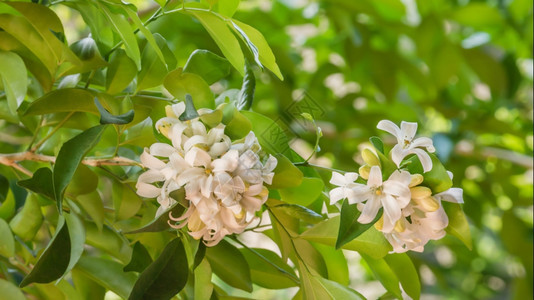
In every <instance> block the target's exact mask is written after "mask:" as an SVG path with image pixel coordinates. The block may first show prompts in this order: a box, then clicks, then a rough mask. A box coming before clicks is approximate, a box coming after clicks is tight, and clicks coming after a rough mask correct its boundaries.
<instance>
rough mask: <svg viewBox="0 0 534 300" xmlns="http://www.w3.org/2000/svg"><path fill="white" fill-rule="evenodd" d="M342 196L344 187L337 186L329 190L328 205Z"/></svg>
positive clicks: (343, 196)
mask: <svg viewBox="0 0 534 300" xmlns="http://www.w3.org/2000/svg"><path fill="white" fill-rule="evenodd" d="M343 198H345V192H344V188H342V187H338V188H335V189H332V190H331V191H330V205H334V204H335V203H336V202H338V201H339V200H341V199H343Z"/></svg>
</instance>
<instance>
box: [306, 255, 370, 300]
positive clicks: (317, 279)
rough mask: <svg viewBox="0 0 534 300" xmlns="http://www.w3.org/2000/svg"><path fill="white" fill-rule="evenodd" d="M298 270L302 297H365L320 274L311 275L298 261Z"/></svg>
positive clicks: (331, 298) (317, 298) (318, 298)
mask: <svg viewBox="0 0 534 300" xmlns="http://www.w3.org/2000/svg"><path fill="white" fill-rule="evenodd" d="M299 270H301V272H302V274H301V279H302V283H301V290H302V292H303V299H313V300H323V299H329V300H336V299H351V300H352V299H355V300H361V299H365V297H363V296H362V295H360V294H359V293H358V292H356V291H354V290H353V289H351V288H349V287H346V286H344V285H341V284H339V283H337V282H335V281H332V280H328V279H326V278H323V277H321V276H317V275H312V274H311V273H310V272H309V271H308V270H307V269H306V268H305V266H304V265H303V264H302V262H300V261H299Z"/></svg>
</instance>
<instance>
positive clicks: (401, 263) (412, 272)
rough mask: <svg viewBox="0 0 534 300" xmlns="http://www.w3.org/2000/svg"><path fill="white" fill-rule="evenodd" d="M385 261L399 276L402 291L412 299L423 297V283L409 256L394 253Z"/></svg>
mask: <svg viewBox="0 0 534 300" xmlns="http://www.w3.org/2000/svg"><path fill="white" fill-rule="evenodd" d="M384 260H385V261H386V263H387V264H388V266H389V267H390V268H391V270H392V271H393V273H395V275H397V278H399V280H400V283H401V285H402V289H403V290H404V291H405V292H406V294H408V295H409V296H410V297H412V299H416V300H417V299H419V297H420V296H421V282H420V280H419V274H418V273H417V269H416V268H415V266H414V264H413V262H412V260H411V259H410V257H409V256H408V254H406V253H393V254H389V255H386V256H385V257H384Z"/></svg>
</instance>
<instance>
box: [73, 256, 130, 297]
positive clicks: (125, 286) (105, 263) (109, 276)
mask: <svg viewBox="0 0 534 300" xmlns="http://www.w3.org/2000/svg"><path fill="white" fill-rule="evenodd" d="M74 269H75V270H79V271H81V272H82V273H83V274H84V275H86V276H87V277H89V278H90V279H92V280H93V281H95V282H96V283H98V284H99V285H101V286H103V287H105V288H106V289H108V290H111V291H113V292H114V293H115V294H117V295H119V296H120V297H121V298H123V299H126V298H128V294H130V291H131V290H132V287H133V285H134V283H135V281H136V278H137V277H136V276H135V274H134V273H126V272H124V271H123V270H122V265H121V264H119V263H118V262H116V261H113V260H110V259H104V258H99V257H82V258H81V259H80V260H79V261H78V264H77V265H76V267H75V268H74Z"/></svg>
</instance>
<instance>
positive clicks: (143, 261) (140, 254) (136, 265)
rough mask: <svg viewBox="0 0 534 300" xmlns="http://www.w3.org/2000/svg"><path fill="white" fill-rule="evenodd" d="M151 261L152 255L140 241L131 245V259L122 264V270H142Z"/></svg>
mask: <svg viewBox="0 0 534 300" xmlns="http://www.w3.org/2000/svg"><path fill="white" fill-rule="evenodd" d="M151 263H152V257H150V254H149V253H148V251H147V250H146V248H145V246H143V244H141V243H140V242H135V244H134V246H133V252H132V259H131V260H130V262H129V263H128V264H127V265H126V266H124V272H131V271H135V272H143V271H144V270H145V269H146V267H148V266H149V265H150V264H151Z"/></svg>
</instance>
